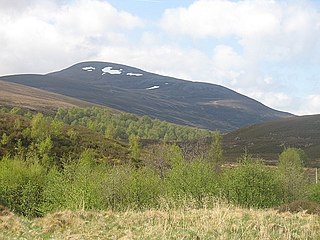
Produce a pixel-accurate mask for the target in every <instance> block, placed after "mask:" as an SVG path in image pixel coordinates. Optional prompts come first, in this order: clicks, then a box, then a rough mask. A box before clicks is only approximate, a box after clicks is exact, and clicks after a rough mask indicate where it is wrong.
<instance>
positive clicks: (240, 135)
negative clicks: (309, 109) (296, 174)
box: [223, 115, 320, 167]
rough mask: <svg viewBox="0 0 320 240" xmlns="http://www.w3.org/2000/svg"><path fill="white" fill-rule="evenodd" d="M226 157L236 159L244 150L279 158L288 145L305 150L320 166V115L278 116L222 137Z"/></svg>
mask: <svg viewBox="0 0 320 240" xmlns="http://www.w3.org/2000/svg"><path fill="white" fill-rule="evenodd" d="M223 145H224V150H225V154H226V158H227V159H229V160H232V159H233V160H235V159H236V158H237V157H239V156H240V155H241V154H243V153H244V149H246V150H247V152H248V153H249V154H252V155H254V156H256V157H262V158H263V159H265V160H269V161H276V160H277V159H278V158H279V154H280V153H281V152H282V151H283V150H284V149H285V148H288V147H295V148H300V149H302V150H304V151H305V152H306V154H307V155H308V157H309V158H310V160H311V162H312V163H313V165H316V166H318V167H320V115H309V116H299V117H290V118H286V119H278V120H273V121H269V122H265V123H260V124H256V125H252V126H249V127H245V128H242V129H238V130H236V131H234V132H231V133H228V134H226V135H224V136H223Z"/></svg>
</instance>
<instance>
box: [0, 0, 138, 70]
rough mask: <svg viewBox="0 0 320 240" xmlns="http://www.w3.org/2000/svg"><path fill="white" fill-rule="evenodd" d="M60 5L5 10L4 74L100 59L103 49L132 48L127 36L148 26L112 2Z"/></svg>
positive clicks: (81, 0)
mask: <svg viewBox="0 0 320 240" xmlns="http://www.w3.org/2000/svg"><path fill="white" fill-rule="evenodd" d="M58 2H60V3H61V2H62V1H51V3H50V1H47V0H45V1H37V0H34V1H32V2H30V6H28V7H25V8H22V7H20V9H19V11H20V12H19V13H13V12H12V11H0V36H1V37H0V51H1V55H0V61H1V63H2V64H1V66H0V73H1V74H10V73H18V72H20V73H25V72H47V71H52V70H54V69H57V68H62V67H66V66H68V65H70V64H73V63H75V62H78V61H79V60H84V59H89V58H91V57H94V56H96V55H97V53H98V52H99V50H100V48H101V45H102V44H107V45H110V46H111V45H120V44H124V43H126V42H127V41H128V40H127V38H126V34H127V32H128V31H130V30H131V29H134V28H137V27H140V26H141V25H142V20H141V19H139V18H138V17H136V16H133V15H131V14H129V13H127V12H123V11H118V10H117V9H115V8H114V7H113V6H111V5H110V4H109V3H107V2H103V1H98V0H78V1H74V2H72V3H69V4H68V5H65V4H60V5H59V4H57V3H58ZM10 3H11V1H10ZM13 3H14V2H13ZM13 3H12V4H9V1H7V2H6V6H7V8H12V9H14V8H13V5H14V4H13ZM21 4H22V6H24V4H26V2H21ZM19 6H20V5H19Z"/></svg>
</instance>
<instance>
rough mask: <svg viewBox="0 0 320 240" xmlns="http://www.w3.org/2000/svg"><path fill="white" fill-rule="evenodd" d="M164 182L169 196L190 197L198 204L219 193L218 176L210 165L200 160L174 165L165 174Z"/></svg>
mask: <svg viewBox="0 0 320 240" xmlns="http://www.w3.org/2000/svg"><path fill="white" fill-rule="evenodd" d="M165 184H166V190H167V195H168V197H169V198H173V199H177V200H178V199H182V198H185V197H191V198H193V199H195V200H196V201H197V203H198V204H199V205H202V204H203V200H204V199H205V198H207V197H210V196H217V195H218V194H219V183H218V178H217V176H216V175H215V172H214V170H213V169H212V165H211V164H210V163H208V162H205V161H200V160H199V161H193V162H190V163H188V162H182V163H180V164H177V165H174V167H173V168H172V169H171V170H169V171H168V172H167V174H166V175H165Z"/></svg>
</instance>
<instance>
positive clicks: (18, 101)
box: [0, 81, 94, 111]
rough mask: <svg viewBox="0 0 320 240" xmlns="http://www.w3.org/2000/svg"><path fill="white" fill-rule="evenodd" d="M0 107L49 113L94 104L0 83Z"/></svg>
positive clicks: (8, 83) (39, 90) (12, 84)
mask: <svg viewBox="0 0 320 240" xmlns="http://www.w3.org/2000/svg"><path fill="white" fill-rule="evenodd" d="M0 106H9V107H22V108H28V109H33V110H39V111H48V110H49V111H50V110H51V109H57V108H60V107H63V108H69V107H91V106H94V104H92V103H89V102H85V101H81V100H79V99H75V98H71V97H67V96H63V95H60V94H56V93H52V92H48V91H44V90H41V89H37V88H32V87H27V86H24V85H21V84H16V83H10V82H4V81H0Z"/></svg>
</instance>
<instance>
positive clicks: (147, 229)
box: [0, 204, 320, 240]
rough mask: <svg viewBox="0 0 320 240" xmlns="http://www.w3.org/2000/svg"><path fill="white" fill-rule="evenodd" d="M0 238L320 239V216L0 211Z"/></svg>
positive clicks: (224, 209)
mask: <svg viewBox="0 0 320 240" xmlns="http://www.w3.org/2000/svg"><path fill="white" fill-rule="evenodd" d="M0 239H237V240H238V239H320V217H319V216H318V215H308V214H306V213H296V214H291V213H277V212H276V211H274V210H252V209H240V208H237V207H233V206H226V205H224V204H217V205H216V206H214V207H213V208H210V209H196V208H189V207H184V208H177V209H169V208H168V209H165V208H163V209H161V210H146V211H133V210H128V211H126V212H113V211H104V212H103V211H100V212H89V211H76V212H73V211H63V212H57V213H53V214H49V215H47V216H45V217H43V218H39V219H33V220H30V219H26V218H22V217H18V216H16V215H14V214H12V213H10V212H2V213H1V216H0Z"/></svg>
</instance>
